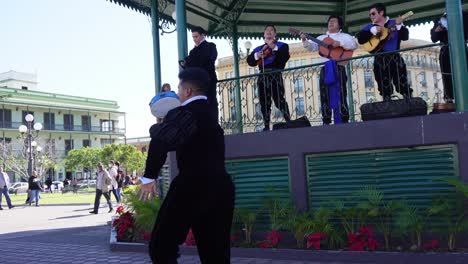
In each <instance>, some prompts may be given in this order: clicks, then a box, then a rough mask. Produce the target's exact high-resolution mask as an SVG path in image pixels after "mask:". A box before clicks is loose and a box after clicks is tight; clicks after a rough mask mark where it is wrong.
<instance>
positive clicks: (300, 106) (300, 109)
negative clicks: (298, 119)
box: [295, 97, 305, 116]
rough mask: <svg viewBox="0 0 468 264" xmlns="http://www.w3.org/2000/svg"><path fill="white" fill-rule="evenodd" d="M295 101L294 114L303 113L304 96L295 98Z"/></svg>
mask: <svg viewBox="0 0 468 264" xmlns="http://www.w3.org/2000/svg"><path fill="white" fill-rule="evenodd" d="M295 101H296V115H298V116H300V115H304V113H305V111H304V97H299V98H296V99H295Z"/></svg>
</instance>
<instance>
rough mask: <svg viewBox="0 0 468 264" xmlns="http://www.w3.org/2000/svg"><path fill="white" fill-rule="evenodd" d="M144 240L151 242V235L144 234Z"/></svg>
mask: <svg viewBox="0 0 468 264" xmlns="http://www.w3.org/2000/svg"><path fill="white" fill-rule="evenodd" d="M143 239H144V240H146V241H149V240H150V239H151V233H144V234H143Z"/></svg>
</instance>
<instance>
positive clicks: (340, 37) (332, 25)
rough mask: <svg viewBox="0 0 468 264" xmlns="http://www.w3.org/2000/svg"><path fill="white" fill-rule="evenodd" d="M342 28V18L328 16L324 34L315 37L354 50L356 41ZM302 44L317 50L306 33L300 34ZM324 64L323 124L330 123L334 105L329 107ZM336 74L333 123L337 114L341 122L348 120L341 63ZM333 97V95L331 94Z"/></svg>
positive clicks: (322, 82)
mask: <svg viewBox="0 0 468 264" xmlns="http://www.w3.org/2000/svg"><path fill="white" fill-rule="evenodd" d="M342 28H343V19H342V18H341V17H339V16H330V17H328V31H327V33H325V34H324V35H320V36H318V37H317V39H318V40H321V41H323V40H324V39H326V38H331V39H333V42H331V46H332V47H333V48H337V47H342V48H343V49H345V50H355V49H356V48H357V43H356V41H355V40H354V38H353V37H352V36H351V35H349V34H347V33H343V32H342V31H341V29H342ZM301 39H302V44H303V46H304V48H306V49H307V50H308V51H313V52H315V51H318V50H319V45H318V44H317V43H315V42H313V41H309V40H307V36H306V34H301ZM328 60H329V59H328V58H325V57H321V59H320V62H327V61H328ZM327 72H329V71H326V66H325V67H322V69H321V70H320V102H321V104H322V120H323V124H326V125H328V124H330V123H331V120H332V108H333V110H335V107H330V99H332V100H333V99H334V98H330V95H333V94H334V93H333V92H332V93H330V91H332V90H330V89H331V87H329V85H328V84H326V82H325V78H326V77H327V76H326V73H327ZM335 72H336V76H337V77H338V85H339V92H337V93H335V94H337V96H336V97H337V98H336V100H338V104H337V108H336V111H334V120H335V124H336V123H339V122H338V120H339V118H337V117H338V115H340V117H341V122H342V123H348V120H349V110H348V100H347V90H346V81H347V76H346V69H345V67H344V66H342V65H336V71H335ZM332 97H333V96H332Z"/></svg>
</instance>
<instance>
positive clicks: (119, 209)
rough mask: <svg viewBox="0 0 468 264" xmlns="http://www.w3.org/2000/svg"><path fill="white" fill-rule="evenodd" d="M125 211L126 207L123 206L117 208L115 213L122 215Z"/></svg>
mask: <svg viewBox="0 0 468 264" xmlns="http://www.w3.org/2000/svg"><path fill="white" fill-rule="evenodd" d="M123 210H124V207H123V206H122V205H121V206H119V207H117V210H115V213H116V214H121V213H122V212H123Z"/></svg>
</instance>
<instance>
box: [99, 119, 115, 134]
mask: <svg viewBox="0 0 468 264" xmlns="http://www.w3.org/2000/svg"><path fill="white" fill-rule="evenodd" d="M101 131H102V132H111V131H114V120H108V119H101Z"/></svg>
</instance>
